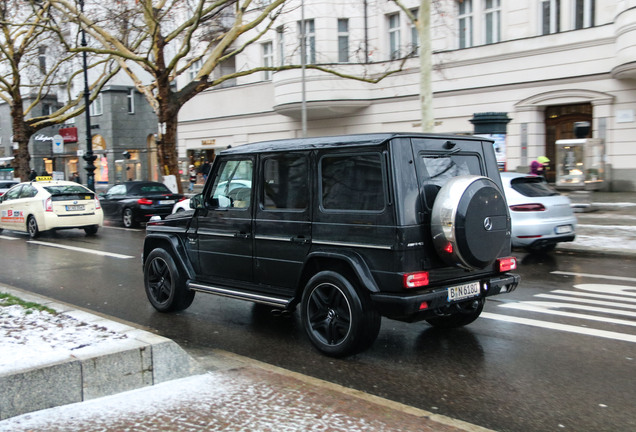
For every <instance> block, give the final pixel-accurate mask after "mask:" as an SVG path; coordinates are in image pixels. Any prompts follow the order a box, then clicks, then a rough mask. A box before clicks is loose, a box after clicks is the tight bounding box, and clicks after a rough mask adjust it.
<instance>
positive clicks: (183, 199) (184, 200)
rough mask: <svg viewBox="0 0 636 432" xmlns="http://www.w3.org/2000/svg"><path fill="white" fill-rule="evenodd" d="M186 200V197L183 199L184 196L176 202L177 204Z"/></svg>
mask: <svg viewBox="0 0 636 432" xmlns="http://www.w3.org/2000/svg"><path fill="white" fill-rule="evenodd" d="M187 199H188V197H185V196H184V197H181V198H179V201H177V202H181V201H185V200H187Z"/></svg>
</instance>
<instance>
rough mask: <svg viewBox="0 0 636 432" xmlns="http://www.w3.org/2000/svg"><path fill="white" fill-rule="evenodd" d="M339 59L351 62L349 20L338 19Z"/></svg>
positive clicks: (343, 61) (342, 61)
mask: <svg viewBox="0 0 636 432" xmlns="http://www.w3.org/2000/svg"><path fill="white" fill-rule="evenodd" d="M338 61H339V62H340V63H348V62H349V20H348V19H346V18H340V19H338Z"/></svg>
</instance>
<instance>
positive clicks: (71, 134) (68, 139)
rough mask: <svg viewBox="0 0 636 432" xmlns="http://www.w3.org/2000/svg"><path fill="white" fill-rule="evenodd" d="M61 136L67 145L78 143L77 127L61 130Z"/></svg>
mask: <svg viewBox="0 0 636 432" xmlns="http://www.w3.org/2000/svg"><path fill="white" fill-rule="evenodd" d="M60 135H62V138H64V142H65V143H74V142H77V128H76V127H68V128H60Z"/></svg>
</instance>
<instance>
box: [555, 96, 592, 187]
mask: <svg viewBox="0 0 636 432" xmlns="http://www.w3.org/2000/svg"><path fill="white" fill-rule="evenodd" d="M592 118H593V115H592V104H591V103H584V104H575V105H558V106H548V107H546V109H545V156H547V157H548V159H550V169H549V170H548V171H547V172H546V179H547V180H548V181H549V182H554V181H555V175H556V170H555V168H556V166H555V161H556V145H555V143H556V141H557V140H560V139H572V138H576V136H575V135H574V123H575V122H580V121H586V122H589V123H590V124H592ZM591 136H592V129H591V128H590V132H589V134H588V136H587V137H583V138H588V137H591Z"/></svg>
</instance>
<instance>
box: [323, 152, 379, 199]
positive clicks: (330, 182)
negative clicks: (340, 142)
mask: <svg viewBox="0 0 636 432" xmlns="http://www.w3.org/2000/svg"><path fill="white" fill-rule="evenodd" d="M320 178H321V186H322V207H323V208H324V209H326V210H358V211H381V210H383V209H384V203H385V199H384V196H385V190H386V188H385V186H384V178H385V176H384V175H383V173H382V158H381V156H380V154H379V153H373V154H361V155H343V156H340V155H338V156H327V157H324V158H323V159H322V160H321V163H320Z"/></svg>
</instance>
